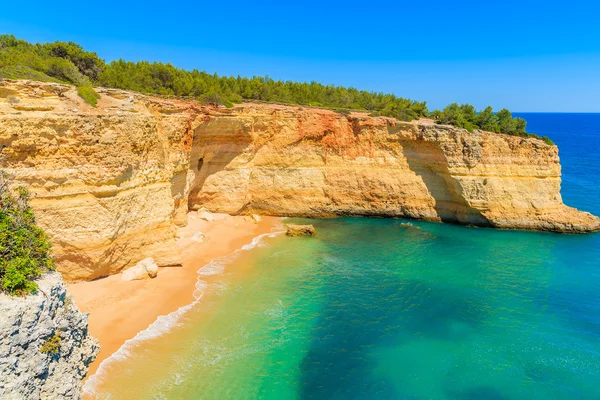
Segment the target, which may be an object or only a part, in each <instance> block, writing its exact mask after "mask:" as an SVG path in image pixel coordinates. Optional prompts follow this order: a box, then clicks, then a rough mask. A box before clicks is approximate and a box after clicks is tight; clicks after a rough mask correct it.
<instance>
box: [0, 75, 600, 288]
mask: <svg viewBox="0 0 600 400" xmlns="http://www.w3.org/2000/svg"><path fill="white" fill-rule="evenodd" d="M99 92H100V94H101V95H102V97H101V99H100V101H99V104H98V107H97V108H92V107H91V106H89V105H87V104H84V103H83V101H82V100H81V99H80V98H79V97H78V96H77V94H76V92H75V90H74V88H71V87H68V86H64V85H58V84H46V83H37V82H27V81H4V82H2V83H0V145H1V146H2V147H3V148H2V155H3V156H4V159H3V160H2V161H1V166H2V168H3V169H5V170H7V171H8V172H9V173H11V174H12V175H13V176H14V177H15V185H17V184H23V185H26V186H27V187H28V188H29V189H30V191H31V192H32V194H33V201H32V206H33V207H34V210H35V212H36V217H37V219H38V222H39V224H40V225H41V226H43V227H44V228H45V229H46V230H47V232H48V233H49V234H50V236H51V238H52V241H53V243H54V249H55V253H56V258H57V261H58V266H59V270H61V272H63V274H64V275H65V277H66V278H67V279H91V278H95V277H99V276H103V275H109V274H113V273H116V272H118V271H120V270H122V269H123V268H127V267H129V266H132V265H135V264H136V263H137V262H139V261H140V260H142V259H145V258H147V257H152V258H153V259H154V260H155V261H156V263H157V264H158V265H161V266H164V265H172V264H177V263H179V255H178V254H176V246H175V229H176V226H177V225H178V224H179V225H181V224H184V223H185V215H186V213H187V212H188V210H189V209H200V208H202V207H206V208H207V209H208V210H210V211H215V212H217V211H218V212H227V213H232V214H236V213H247V214H250V213H256V214H269V215H285V216H319V217H323V216H331V215H373V216H390V217H410V218H422V219H428V220H436V221H451V222H458V223H463V224H474V225H481V226H493V227H500V228H519V229H537V230H549V231H557V232H589V231H594V230H598V229H600V220H599V219H598V218H596V217H594V216H592V215H590V214H588V213H584V212H580V211H577V210H575V209H573V208H570V207H567V206H565V205H564V204H563V203H562V199H561V196H560V163H559V158H558V149H557V148H556V147H555V146H549V145H547V144H545V143H543V142H541V141H539V140H536V139H523V138H518V137H512V136H507V135H500V134H493V133H486V132H473V133H471V132H467V131H466V130H462V129H456V128H453V127H449V126H440V125H434V124H431V123H427V122H414V123H405V122H400V121H396V120H393V119H390V118H372V117H368V116H366V115H364V114H356V113H354V114H351V115H348V116H346V115H343V114H338V113H334V112H332V111H327V110H321V109H314V108H302V107H286V106H275V105H262V104H243V105H239V106H236V107H235V108H233V109H219V110H215V109H211V108H207V107H204V106H201V105H199V104H197V103H193V102H182V101H177V100H164V99H156V98H151V97H147V96H142V95H139V94H134V93H129V92H123V91H118V90H109V89H99Z"/></svg>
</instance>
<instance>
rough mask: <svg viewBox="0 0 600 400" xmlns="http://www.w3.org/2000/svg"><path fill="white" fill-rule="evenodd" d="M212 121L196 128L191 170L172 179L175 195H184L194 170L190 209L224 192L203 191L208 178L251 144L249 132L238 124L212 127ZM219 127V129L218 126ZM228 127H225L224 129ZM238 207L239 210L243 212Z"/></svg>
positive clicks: (189, 168)
mask: <svg viewBox="0 0 600 400" xmlns="http://www.w3.org/2000/svg"><path fill="white" fill-rule="evenodd" d="M211 122H212V121H207V122H205V123H203V124H201V125H200V126H199V127H197V128H196V130H195V131H194V139H193V142H192V149H191V151H190V165H189V167H188V171H184V172H182V173H181V174H179V175H176V176H175V177H174V178H173V181H172V194H173V197H174V198H177V197H178V194H180V195H179V196H180V197H181V198H183V197H184V196H183V192H184V188H185V184H186V180H187V173H188V172H189V171H191V172H192V173H193V176H194V180H193V182H192V184H191V185H190V191H189V195H188V204H187V206H188V210H197V209H200V208H201V207H202V205H203V204H205V203H207V202H209V201H211V200H213V199H214V198H215V197H217V196H219V195H221V194H222V193H221V192H209V191H206V190H203V188H204V184H205V183H206V181H207V179H208V178H210V177H211V176H212V175H214V174H217V173H219V172H221V171H223V170H225V169H226V168H227V166H228V165H229V164H230V163H231V161H233V160H234V159H235V158H236V157H238V156H239V155H241V154H242V153H244V152H245V151H246V150H247V149H248V147H249V146H250V145H251V144H252V136H251V135H250V132H246V131H243V132H240V131H239V127H238V126H236V125H233V124H232V125H231V126H227V125H225V126H222V125H221V126H217V127H212V125H211ZM215 128H216V129H215ZM223 128H225V129H223ZM240 211H241V209H240V210H238V211H237V212H240Z"/></svg>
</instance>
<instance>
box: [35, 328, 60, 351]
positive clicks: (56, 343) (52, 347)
mask: <svg viewBox="0 0 600 400" xmlns="http://www.w3.org/2000/svg"><path fill="white" fill-rule="evenodd" d="M61 340H62V339H61V337H60V336H59V335H58V332H54V334H53V335H52V336H50V337H49V338H48V339H46V341H45V342H44V343H42V346H41V347H40V353H42V354H52V355H56V354H58V352H59V351H60V342H61Z"/></svg>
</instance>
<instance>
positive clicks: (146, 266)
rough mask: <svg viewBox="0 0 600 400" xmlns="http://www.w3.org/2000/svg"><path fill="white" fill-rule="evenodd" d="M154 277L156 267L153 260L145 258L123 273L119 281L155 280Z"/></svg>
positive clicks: (156, 273) (156, 272)
mask: <svg viewBox="0 0 600 400" xmlns="http://www.w3.org/2000/svg"><path fill="white" fill-rule="evenodd" d="M156 275H158V265H156V263H155V262H154V259H153V258H145V259H143V260H142V261H140V262H139V263H137V264H136V265H134V266H133V267H131V268H129V269H127V270H125V271H123V273H122V274H121V279H123V280H124V281H135V280H140V279H150V278H156Z"/></svg>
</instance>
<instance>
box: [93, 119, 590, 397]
mask: <svg viewBox="0 0 600 400" xmlns="http://www.w3.org/2000/svg"><path fill="white" fill-rule="evenodd" d="M548 116H550V117H548ZM555 116H556V114H536V115H528V116H527V119H528V120H529V121H530V130H531V131H533V132H536V133H539V134H543V135H548V136H550V137H551V138H552V139H554V140H555V141H556V142H557V143H558V144H559V146H560V149H561V159H562V162H563V166H564V169H563V171H564V180H565V182H564V186H563V187H564V191H563V195H564V196H563V197H564V199H565V202H567V203H568V204H570V205H573V206H577V207H580V208H583V209H587V210H588V211H592V212H594V213H596V214H600V207H599V204H600V203H599V200H600V195H599V193H600V189H599V188H598V187H597V186H596V182H595V180H596V179H597V178H598V176H600V173H598V174H597V175H590V173H593V171H592V170H595V171H597V172H598V168H600V161H599V159H598V157H599V154H600V151H595V152H594V151H593V149H594V148H595V149H596V150H600V149H598V147H597V146H598V143H599V142H598V138H599V137H600V132H598V127H600V115H595V116H594V117H583V119H582V117H580V118H579V119H577V118H576V117H573V116H572V115H571V116H570V117H567V118H574V119H571V120H569V121H567V122H564V119H561V118H560V117H555ZM548 118H550V119H551V120H552V118H558V120H560V121H562V123H563V125H561V124H559V123H558V122H556V121H554V122H552V121H550V122H548ZM587 118H592V119H593V118H596V123H590V122H589V120H588V119H587ZM558 120H557V121H558ZM578 120H579V121H586V122H585V123H586V124H587V123H589V126H591V127H595V128H594V129H596V132H595V133H596V134H597V135H590V134H588V133H589V132H588V131H587V130H586V132H583V131H577V130H567V128H565V127H570V129H572V127H573V124H575V125H577V122H576V121H578ZM573 121H575V122H573ZM592 122H593V121H592ZM584 125H585V124H584V123H582V126H584ZM557 126H558V127H557ZM561 126H563V127H562V128H561ZM548 127H551V128H553V129H555V130H556V129H558V131H557V132H554V133H551V132H550V131H549V130H548V129H549V128H548ZM544 129H546V131H544ZM582 129H583V128H582ZM569 135H578V136H577V138H578V140H577V141H574V140H571V139H572V137H569ZM594 146H596V147H594ZM590 171H592V172H590ZM298 221H300V222H304V220H298ZM310 222H311V223H313V224H314V225H315V227H316V229H317V231H318V236H317V237H316V238H286V237H282V236H278V237H275V238H265V239H264V240H263V244H266V246H258V247H256V248H254V249H252V250H250V251H247V252H241V253H239V254H237V255H236V256H235V257H232V258H231V259H228V260H223V261H224V262H223V263H222V266H223V268H218V267H216V266H215V265H212V266H209V267H207V268H206V269H204V270H203V273H204V274H213V275H212V276H211V279H210V282H211V283H210V284H208V285H199V288H200V289H201V291H202V292H203V293H204V296H203V297H202V299H201V300H200V301H199V302H198V303H197V304H196V305H194V306H193V307H191V309H190V310H188V311H187V312H186V313H184V315H183V316H182V317H181V318H180V319H179V325H178V326H175V327H174V328H172V329H171V330H170V331H169V332H168V333H165V334H164V335H162V336H160V337H159V338H156V339H150V340H147V341H144V342H140V343H139V344H138V345H137V347H136V346H132V348H131V349H130V351H129V355H128V356H126V357H124V359H123V360H121V361H116V362H114V363H112V364H111V366H110V368H108V369H107V372H108V373H107V374H106V375H104V376H101V377H100V380H99V382H100V383H99V384H98V385H97V386H96V388H95V389H96V391H97V392H96V393H97V396H98V397H99V398H112V399H132V398H136V399H163V398H164V399H255V398H261V399H348V398H359V399H524V398H527V399H573V398H577V399H598V398H600V385H599V383H600V378H599V377H600V291H599V290H598V288H599V287H600V265H599V264H600V262H599V261H598V260H599V259H600V235H598V234H593V235H582V236H575V235H559V234H551V233H535V232H518V231H496V230H492V229H477V228H467V227H461V226H455V225H447V224H435V223H426V222H419V221H407V220H384V219H368V218H343V219H333V220H314V221H310Z"/></svg>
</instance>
